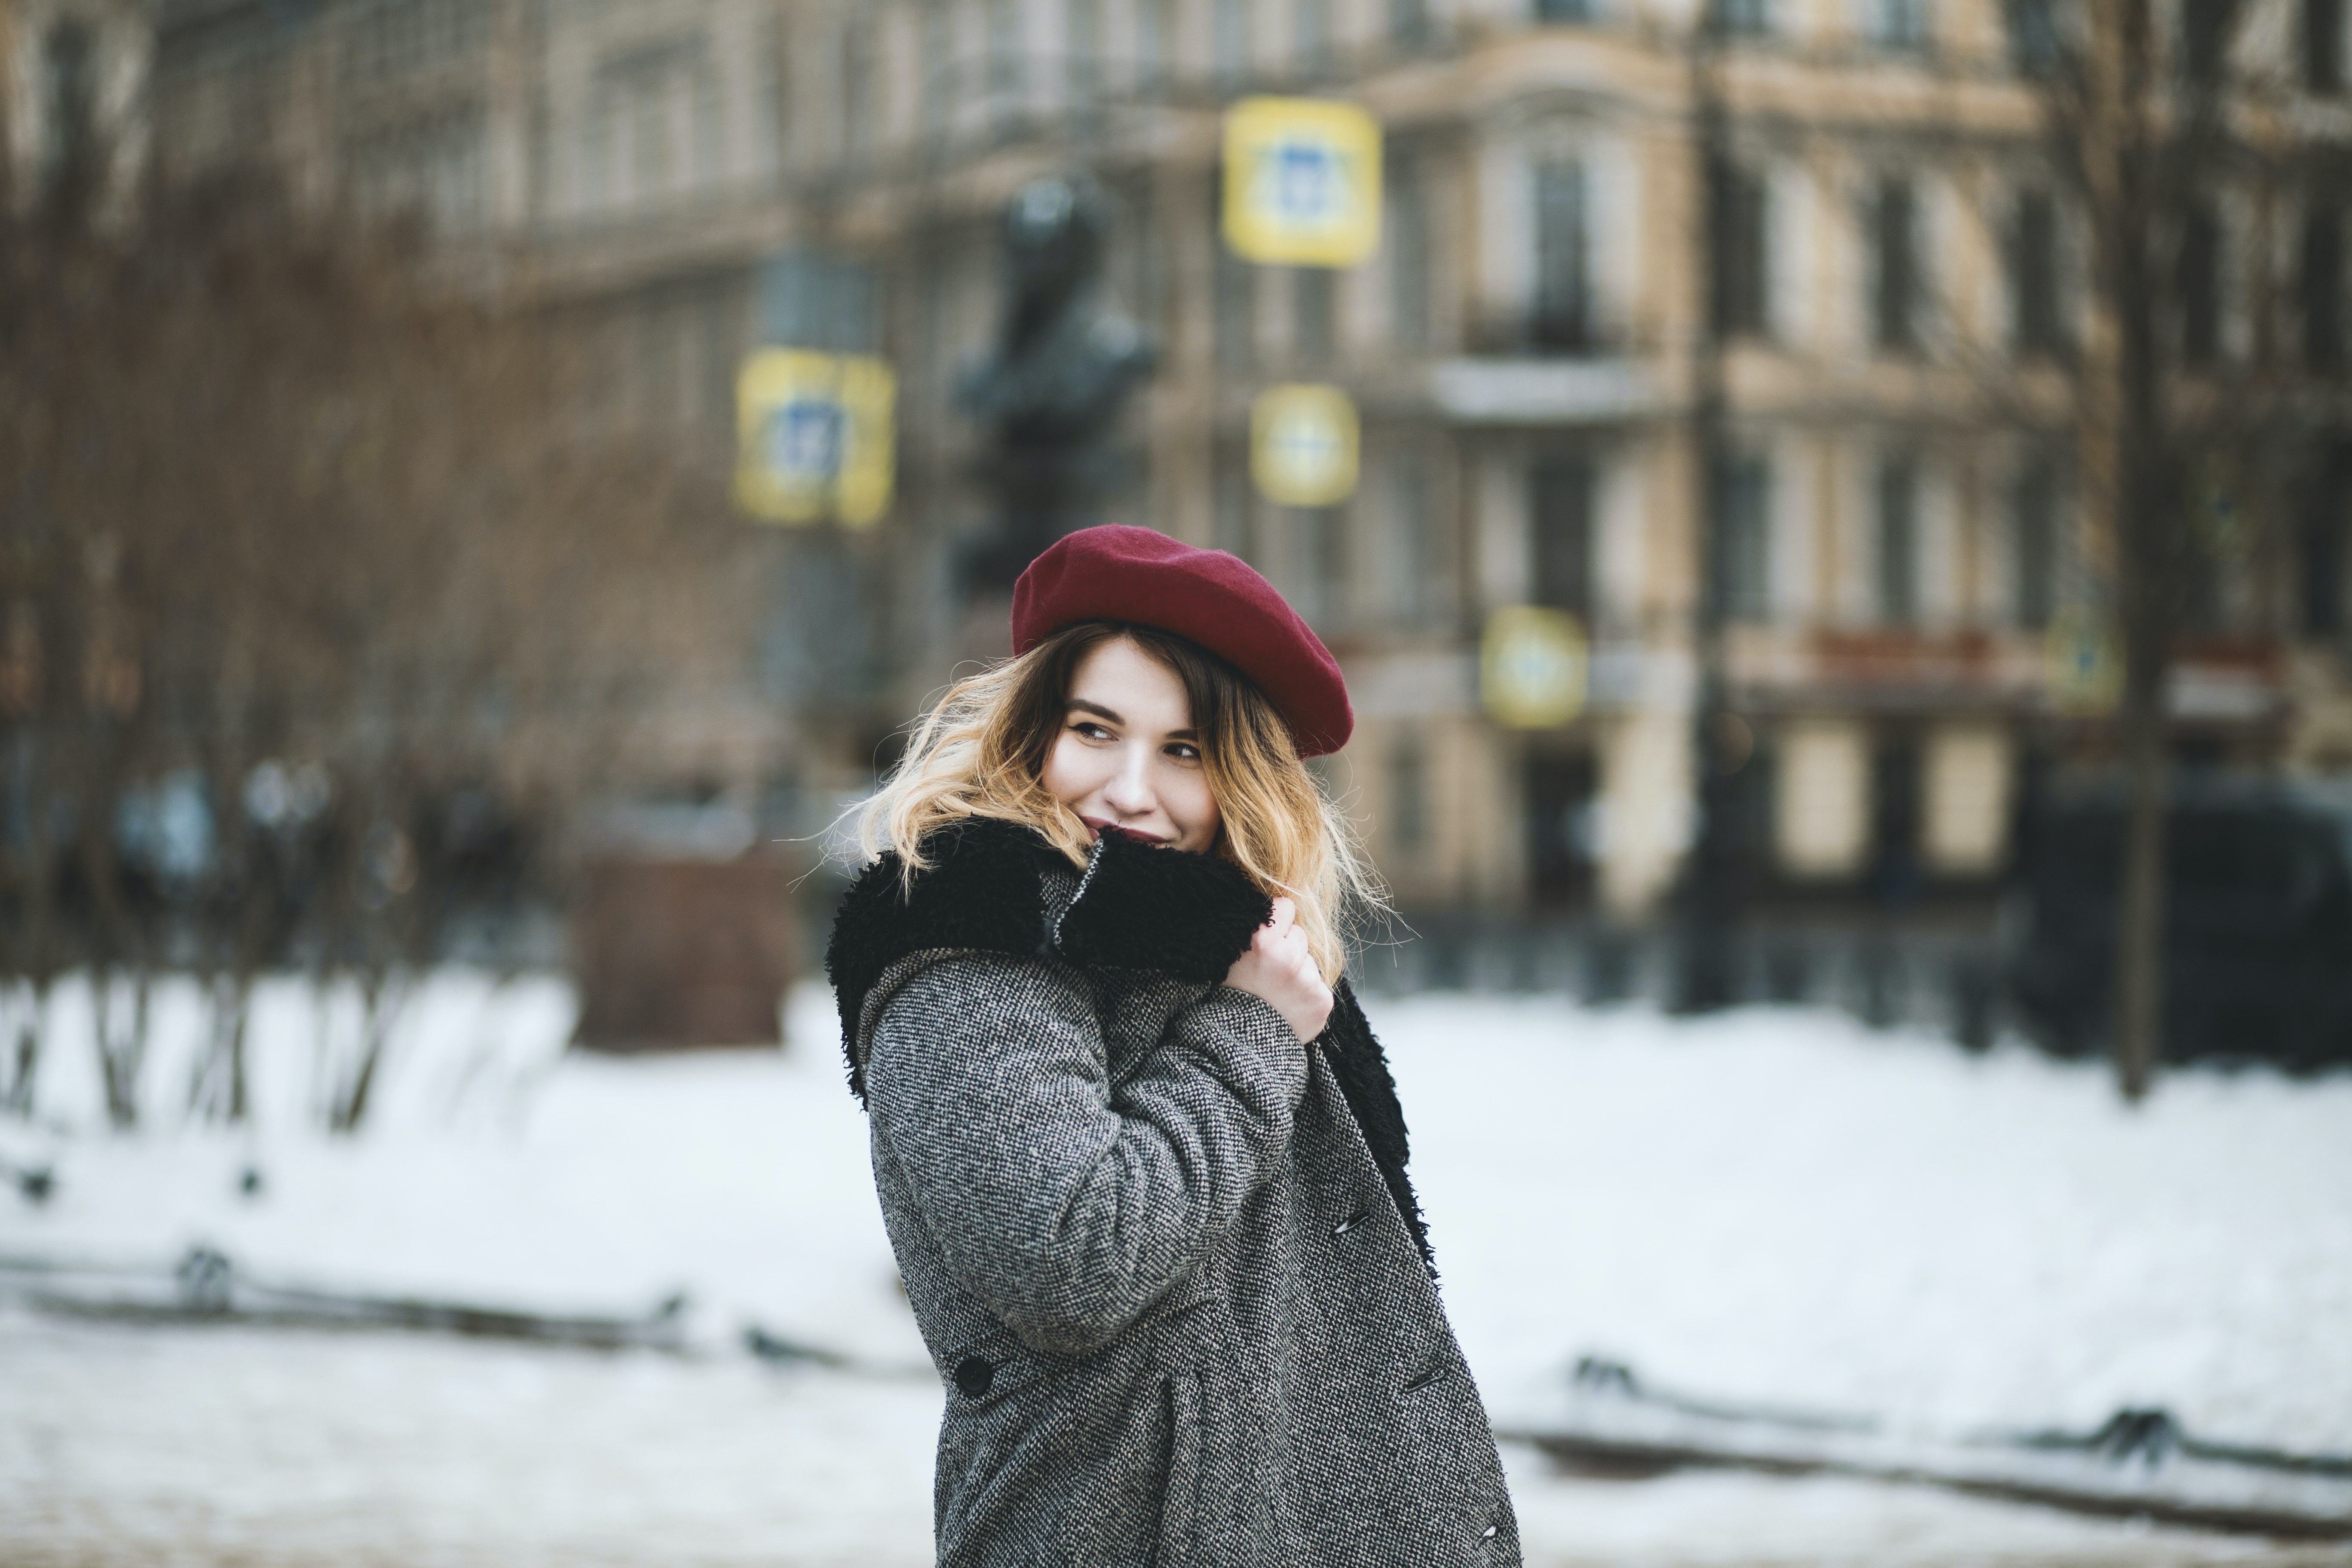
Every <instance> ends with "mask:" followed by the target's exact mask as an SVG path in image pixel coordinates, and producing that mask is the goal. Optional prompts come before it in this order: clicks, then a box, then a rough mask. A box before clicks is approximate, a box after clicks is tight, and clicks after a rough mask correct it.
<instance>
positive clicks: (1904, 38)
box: [1872, 0, 1932, 50]
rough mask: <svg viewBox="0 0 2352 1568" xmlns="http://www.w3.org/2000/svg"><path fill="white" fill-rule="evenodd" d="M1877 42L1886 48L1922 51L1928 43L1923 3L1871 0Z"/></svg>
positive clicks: (1929, 32)
mask: <svg viewBox="0 0 2352 1568" xmlns="http://www.w3.org/2000/svg"><path fill="white" fill-rule="evenodd" d="M1872 9H1873V11H1874V16H1873V18H1872V20H1873V21H1874V22H1875V23H1876V25H1877V33H1878V41H1879V43H1880V44H1882V45H1884V46H1885V47H1887V48H1890V49H1904V50H1919V49H1925V48H1926V47H1927V46H1928V44H1929V43H1930V42H1931V41H1932V29H1931V27H1930V25H1929V18H1928V15H1927V0H1873V5H1872Z"/></svg>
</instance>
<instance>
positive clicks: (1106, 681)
mask: <svg viewBox="0 0 2352 1568" xmlns="http://www.w3.org/2000/svg"><path fill="white" fill-rule="evenodd" d="M1041 782H1042V783H1043V784H1045V788H1046V790H1047V792H1048V793H1049V794H1051V795H1053V797H1054V798H1055V800H1058V801H1060V802H1061V803H1062V804H1063V805H1066V806H1068V807H1069V808H1070V809H1071V810H1072V811H1075V812H1076V813H1077V814H1078V816H1080V817H1081V818H1083V819H1084V820H1085V822H1086V825H1087V826H1088V827H1089V828H1091V829H1093V831H1094V835H1095V837H1097V838H1099V837H1102V835H1103V832H1104V830H1105V829H1107V828H1119V829H1123V830H1125V831H1126V832H1129V833H1131V834H1134V835H1135V836H1137V837H1141V838H1148V839H1150V841H1151V842H1153V843H1155V844H1165V845H1171V846H1173V847H1176V848H1178V849H1188V850H1191V851H1192V852H1193V853H1194V854H1200V853H1202V851H1204V850H1206V849H1207V848H1208V847H1210V846H1211V845H1213V844H1214V843H1215V842H1216V841H1217V822H1218V816H1217V802H1216V797H1215V796H1214V795H1211V794H1210V793H1209V775H1208V773H1207V772H1206V771H1205V770H1204V769H1203V768H1202V763H1201V738H1200V736H1199V735H1197V734H1195V733H1194V732H1193V730H1192V701H1191V700H1190V699H1188V698H1187V697H1186V696H1185V695H1184V683H1183V682H1182V681H1181V680H1179V679H1177V678H1176V672H1175V671H1173V670H1171V669H1170V668H1168V667H1167V666H1165V665H1163V664H1160V662H1159V661H1157V660H1156V659H1154V658H1151V657H1150V655H1149V654H1146V653H1145V652H1144V651H1143V650H1142V649H1141V648H1139V647H1136V646H1135V644H1134V643H1132V642H1130V641H1129V640H1128V639H1127V638H1126V637H1113V638H1111V639H1110V640H1109V641H1108V642H1101V643H1097V644H1096V645H1095V646H1094V647H1092V648H1090V649H1088V650H1087V655H1086V657H1085V658H1081V659H1080V660H1079V661H1078V668H1077V669H1076V672H1075V673H1074V674H1073V675H1072V676H1071V678H1070V696H1069V700H1068V702H1067V703H1066V705H1065V706H1064V708H1063V710H1062V727H1061V731H1060V732H1059V733H1057V734H1056V735H1055V737H1054V744H1053V748H1052V750H1050V751H1048V752H1046V753H1045V773H1043V775H1042V776H1041Z"/></svg>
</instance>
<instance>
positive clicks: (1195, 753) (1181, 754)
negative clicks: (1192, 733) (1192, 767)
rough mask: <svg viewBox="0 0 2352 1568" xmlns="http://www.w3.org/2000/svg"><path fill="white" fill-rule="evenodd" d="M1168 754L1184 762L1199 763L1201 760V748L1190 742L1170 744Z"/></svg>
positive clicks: (1173, 742)
mask: <svg viewBox="0 0 2352 1568" xmlns="http://www.w3.org/2000/svg"><path fill="white" fill-rule="evenodd" d="M1168 754H1169V755H1170V756H1171V757H1176V758H1179V759H1181V760H1182V761H1184V762H1188V763H1197V762H1199V761H1200V760H1201V748H1200V747H1198V746H1196V745H1194V744H1193V743H1192V742H1190V741H1171V742H1168Z"/></svg>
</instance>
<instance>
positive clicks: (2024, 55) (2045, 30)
mask: <svg viewBox="0 0 2352 1568" xmlns="http://www.w3.org/2000/svg"><path fill="white" fill-rule="evenodd" d="M2002 8H2003V10H2004V12H2005V13H2006V16H2007V20H2008V23H2009V58H2010V59H2011V62H2012V63H2013V64H2014V65H2015V66H2016V68H2017V72H2018V74H2019V75H2020V76H2024V77H2032V78H2035V79H2040V78H2044V77H2048V76H2050V75H2052V74H2053V73H2054V72H2055V71H2056V70H2057V68H2058V63H2059V60H2060V58H2061V57H2062V54H2063V47H2064V42H2063V39H2062V38H2061V37H2060V35H2059V32H2058V0H2006V4H2005V5H2003V7H2002Z"/></svg>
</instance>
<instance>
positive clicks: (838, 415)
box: [735, 349, 898, 528]
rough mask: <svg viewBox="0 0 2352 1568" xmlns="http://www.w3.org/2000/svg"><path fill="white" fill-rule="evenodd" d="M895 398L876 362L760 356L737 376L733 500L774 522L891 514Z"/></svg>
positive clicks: (799, 352) (862, 522)
mask: <svg viewBox="0 0 2352 1568" xmlns="http://www.w3.org/2000/svg"><path fill="white" fill-rule="evenodd" d="M897 402H898V378H897V377H896V376H894V375H893V374H891V372H890V367H889V365H888V364H887V363H885V362H883V361H881V360H878V359H874V358H870V357H868V356H866V355H864V354H826V353H812V352H811V351H809V350H806V349H761V350H759V351H757V352H756V353H753V354H752V355H751V357H750V358H749V359H747V360H745V361H744V362H743V368H742V370H741V371H740V373H739V374H737V376H736V378H735V432H736V450H735V500H736V503H737V504H738V505H740V507H742V509H743V510H745V511H748V512H750V513H751V515H752V516H753V517H757V518H763V519H765V520H766V521H770V522H818V521H824V519H826V518H835V519H838V520H839V521H841V522H842V523H843V524H844V525H845V526H847V527H850V528H863V527H865V526H866V524H867V523H870V522H873V521H875V520H877V518H879V517H880V516H881V515H882V514H883V513H884V512H886V511H887V510H889V509H890V484H891V480H892V478H893V476H894V475H895V473H896V471H897V468H898V458H897V454H896V451H895V449H894V443H895V437H894V435H893V430H892V424H893V415H894V412H895V409H896V406H897Z"/></svg>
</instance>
